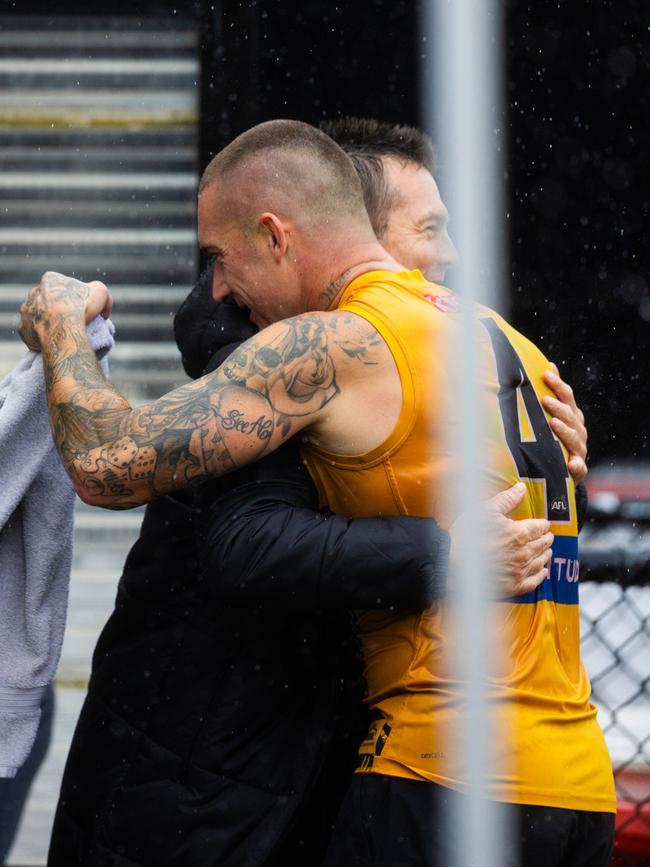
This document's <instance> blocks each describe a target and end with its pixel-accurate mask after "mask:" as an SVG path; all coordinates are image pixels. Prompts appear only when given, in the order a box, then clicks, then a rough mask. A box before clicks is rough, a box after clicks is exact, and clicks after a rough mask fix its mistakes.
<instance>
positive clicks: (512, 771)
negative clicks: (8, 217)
mask: <svg viewBox="0 0 650 867" xmlns="http://www.w3.org/2000/svg"><path fill="white" fill-rule="evenodd" d="M199 236H200V241H201V244H202V246H203V247H204V248H205V249H206V250H207V251H208V252H209V253H212V254H213V255H215V256H216V257H217V259H218V267H217V270H216V274H215V284H216V289H217V293H219V292H220V291H221V292H222V293H224V294H225V293H226V292H228V293H229V294H231V295H232V296H233V297H234V298H235V300H236V301H237V302H238V303H240V304H242V305H245V306H247V307H249V308H250V310H251V319H252V320H253V321H254V322H255V323H256V324H257V325H258V326H259V327H261V328H262V329H263V330H262V331H261V332H260V333H259V334H258V335H256V336H255V337H254V338H252V339H251V340H250V341H248V342H247V343H246V344H244V345H243V346H242V347H241V348H240V349H239V350H237V351H236V352H235V353H234V354H233V356H231V358H229V359H228V361H227V362H226V363H225V364H224V365H223V367H222V368H221V369H220V370H218V371H217V372H215V373H214V374H211V375H209V376H207V377H204V378H203V379H201V380H198V381H197V382H195V383H191V384H190V385H187V386H184V387H182V388H180V389H176V390H175V391H173V392H171V393H170V394H168V395H165V396H164V397H163V398H161V399H159V400H158V401H155V402H154V403H152V404H149V405H148V406H145V407H141V408H136V409H134V408H132V407H131V406H130V405H129V404H128V402H127V401H126V399H125V398H124V397H123V396H122V395H120V394H119V393H118V392H117V391H116V390H114V389H112V388H111V387H110V386H108V385H107V384H106V382H105V381H104V380H103V378H102V376H101V374H100V373H99V371H98V369H97V367H96V363H95V360H94V355H93V354H92V351H91V350H90V347H89V345H88V342H87V339H86V336H85V326H84V319H85V317H92V316H94V315H96V313H98V312H100V311H102V310H104V311H106V310H107V309H108V307H109V306H110V298H109V296H108V294H107V292H106V291H105V287H104V288H102V287H99V286H96V287H94V288H93V289H91V288H90V287H88V286H87V285H85V284H83V283H80V282H79V281H76V280H73V279H70V278H67V277H63V276H62V275H56V274H46V275H44V277H43V279H42V280H41V284H40V286H39V287H37V288H36V289H35V290H32V292H31V293H30V295H29V298H28V301H27V302H26V304H25V305H24V307H23V322H22V326H21V330H22V334H23V338H24V339H25V340H26V342H27V343H28V344H29V345H32V346H34V347H40V348H41V349H42V352H43V360H44V365H45V369H46V382H47V389H48V401H49V405H50V414H51V420H52V427H53V432H54V437H55V441H56V443H57V446H58V447H59V450H60V452H61V455H62V459H63V461H64V463H65V465H66V467H67V469H68V471H69V473H70V475H71V477H72V479H73V481H74V484H75V488H76V490H77V492H78V494H79V495H80V496H81V497H82V499H84V500H85V501H87V502H89V503H93V504H96V505H103V506H107V507H111V508H128V507H130V506H134V505H138V504H141V503H144V502H147V501H149V500H151V499H152V498H153V497H155V496H158V495H160V494H164V493H166V492H169V491H172V490H175V489H177V488H181V487H184V486H185V485H187V484H188V483H190V482H192V481H196V480H200V479H204V478H208V477H210V476H213V475H220V474H223V473H226V472H228V471H229V470H232V469H234V468H236V467H238V466H241V465H243V464H245V463H247V462H249V461H252V460H255V459H257V458H259V457H261V456H262V455H263V454H265V453H267V452H268V451H270V450H272V449H274V448H276V447H277V446H279V445H280V444H281V443H282V442H283V441H285V440H286V439H287V438H289V437H291V436H293V435H295V434H296V433H299V432H302V433H303V437H304V440H305V443H306V445H307V451H306V455H307V460H308V464H309V467H310V470H311V472H312V475H313V477H314V478H315V479H316V481H317V483H318V484H319V486H320V488H321V490H322V492H323V494H324V495H325V496H326V498H327V501H328V503H329V505H330V507H331V508H332V509H333V510H334V511H338V512H341V513H343V514H348V515H362V514H395V513H398V514H399V513H401V514H416V515H417V514H419V515H433V516H434V517H436V518H437V519H438V520H439V521H440V522H441V523H443V525H444V524H447V525H448V524H449V522H450V521H451V519H452V518H453V516H452V515H450V514H449V509H448V503H447V501H446V498H445V496H444V490H445V482H446V479H447V477H448V475H449V474H450V473H451V472H452V469H453V456H452V455H450V454H449V450H448V448H447V442H448V440H447V437H446V421H447V420H448V419H451V418H453V395H452V394H450V393H449V384H448V381H447V380H448V377H447V375H446V370H445V359H444V354H443V353H442V352H441V351H436V346H438V347H440V346H442V345H443V343H444V342H445V341H446V340H447V339H448V336H451V335H452V334H453V329H454V315H453V311H454V306H455V302H454V299H453V296H451V294H450V293H449V292H448V290H446V289H444V288H443V287H440V286H437V285H435V284H431V283H429V282H427V281H426V280H425V279H424V277H423V276H422V275H421V274H420V273H419V272H418V271H414V272H406V271H404V269H403V266H401V264H400V263H399V262H397V261H396V260H395V259H393V258H392V257H391V256H389V255H388V254H387V253H386V251H385V250H384V249H383V248H382V247H381V245H380V244H379V243H378V241H377V239H376V237H375V235H374V234H373V232H372V227H371V226H370V223H369V221H368V216H367V213H366V210H365V207H364V204H363V197H362V195H361V189H360V187H359V182H358V180H357V178H356V175H355V173H354V170H353V168H352V166H351V164H350V162H349V160H348V159H347V158H346V157H345V156H344V154H343V153H342V152H341V151H340V149H338V148H337V147H336V146H335V145H334V144H333V142H331V140H330V139H329V138H327V137H326V136H324V135H323V134H322V133H319V132H318V131H317V130H315V129H313V128H312V127H309V126H308V125H306V124H301V123H298V122H295V121H272V122H269V123H267V124H261V125H260V126H258V127H255V128H253V129H252V130H249V131H248V132H247V133H244V134H243V135H242V136H240V137H239V138H238V139H236V140H235V141H234V142H233V143H232V144H231V145H229V146H228V147H227V148H225V149H224V151H222V152H221V153H220V154H219V155H218V156H217V157H216V158H215V159H214V160H213V162H212V163H211V164H210V166H209V167H208V169H207V170H206V172H205V174H204V177H203V180H202V185H201V189H200V197H199ZM314 310H320V311H323V312H319V313H317V312H307V311H314ZM286 317H292V318H290V319H288V320H287V321H280V320H282V319H283V318H286ZM481 318H482V319H483V320H485V321H484V324H483V332H482V333H483V336H482V344H483V348H484V351H485V352H486V353H487V354H490V357H491V359H492V362H491V365H490V366H489V367H487V368H486V381H485V396H486V401H487V403H488V406H489V409H490V412H491V419H492V424H491V426H490V430H489V431H488V432H487V439H488V445H489V446H490V447H491V449H492V460H491V462H490V465H489V467H488V469H489V471H490V473H491V482H492V487H493V489H494V490H497V489H503V488H505V487H508V486H510V485H511V484H512V483H513V482H515V481H517V479H519V478H525V479H527V480H529V482H528V483H529V484H530V489H529V496H528V498H527V499H526V500H525V501H524V503H523V504H522V506H521V508H520V512H519V514H520V517H526V516H531V517H532V516H537V517H545V514H546V515H548V517H549V519H550V520H551V521H552V526H553V528H554V529H555V531H556V534H557V536H560V537H562V539H563V541H562V544H561V545H560V546H559V547H558V548H557V555H556V556H555V557H554V569H555V571H553V572H552V573H551V576H549V578H548V579H547V580H546V581H545V582H543V584H542V585H540V589H539V591H536V592H534V593H533V594H531V598H529V599H526V600H523V601H522V602H521V604H516V603H513V602H511V601H508V600H506V601H503V602H502V603H500V604H501V607H502V612H503V614H502V617H503V618H504V623H505V627H506V629H507V634H508V638H509V640H510V641H511V643H512V650H511V653H510V654H509V656H508V661H507V665H505V666H504V670H503V671H502V672H501V673H500V677H499V679H498V680H497V681H496V682H495V684H494V694H495V698H496V700H497V701H498V705H497V706H498V707H499V721H500V722H501V723H502V724H503V726H504V729H507V731H505V733H504V736H503V738H502V740H501V741H500V743H499V747H500V752H501V753H502V756H500V758H501V760H502V763H501V767H502V768H503V773H501V774H500V775H499V776H498V777H497V778H495V779H494V780H493V781H492V782H493V785H492V790H491V793H492V796H493V797H494V798H495V799H496V800H499V801H502V802H504V803H507V804H513V805H532V806H533V808H534V807H540V806H541V807H543V808H545V810H546V813H547V814H551V813H552V814H553V817H554V824H553V838H554V840H556V841H557V842H558V846H559V849H561V852H557V853H552V857H551V858H550V859H549V858H547V859H546V860H545V861H544V862H543V863H545V864H562V863H569V862H567V861H566V860H563V859H565V858H566V857H569V858H571V859H572V860H571V861H570V863H573V864H578V863H584V864H586V863H591V864H594V865H595V864H601V863H602V864H604V863H606V862H605V861H604V860H603V858H604V857H606V856H605V854H604V850H603V847H606V846H607V845H608V843H607V840H608V836H609V838H611V830H612V827H613V822H612V814H613V811H614V809H615V806H614V803H615V802H614V792H613V782H612V776H611V768H610V766H609V760H608V757H607V752H606V749H605V744H604V740H603V737H602V733H601V732H600V730H599V728H598V726H597V723H596V719H595V709H594V708H593V707H592V706H590V705H589V702H588V698H589V683H588V679H587V677H586V674H585V672H584V670H583V669H582V666H581V664H580V660H579V635H578V628H577V627H578V621H577V615H578V609H577V594H576V592H575V591H576V587H575V584H576V582H577V545H576V542H575V538H576V526H575V501H574V496H573V485H572V482H571V480H570V477H569V474H568V472H567V470H566V465H565V459H564V454H563V453H562V451H561V450H560V446H559V445H558V444H557V442H556V440H555V439H554V437H553V436H552V435H551V433H550V428H548V425H547V422H546V416H545V414H544V413H543V411H542V410H541V407H540V405H539V401H538V396H539V395H542V394H545V393H546V392H545V386H544V384H543V382H542V372H543V371H544V370H546V368H547V367H548V362H546V360H545V359H543V356H541V354H540V353H538V351H537V350H536V349H535V348H534V347H533V346H532V345H531V344H529V343H528V342H527V341H525V340H524V338H522V337H521V336H520V335H518V334H517V333H516V332H514V331H513V330H512V329H510V328H509V327H508V326H507V325H506V323H504V322H503V320H501V319H500V318H499V317H498V316H497V315H496V314H493V313H492V312H491V311H488V310H484V311H482V312H481ZM513 408H514V409H513ZM522 444H523V445H522ZM558 452H559V454H558ZM522 455H523V457H522ZM560 463H561V464H562V467H563V469H562V467H561V466H560ZM563 473H564V475H563ZM445 626H446V625H445V623H444V609H443V607H442V606H436V607H435V608H434V609H431V610H430V611H428V612H425V613H423V614H420V615H413V616H411V617H398V616H396V615H393V614H392V613H391V612H389V611H387V612H383V613H375V614H374V615H372V614H371V615H368V614H363V613H361V614H360V615H359V627H360V634H361V639H362V643H363V647H364V653H365V661H366V672H365V673H366V678H367V681H368V686H369V702H370V705H371V707H372V709H373V711H374V712H375V715H376V717H377V724H376V725H375V726H374V727H373V730H372V731H371V733H370V736H369V738H368V741H367V742H366V744H365V746H364V747H363V748H362V768H361V770H363V771H364V772H365V773H363V774H361V775H359V776H358V777H357V781H356V789H355V790H354V791H353V794H352V797H353V798H354V797H356V795H357V794H358V793H359V787H362V788H363V786H364V784H365V782H366V781H368V780H372V779H373V778H375V779H378V780H381V781H387V782H388V783H389V784H394V785H391V786H389V787H388V790H386V789H385V790H384V791H383V793H382V801H381V806H382V809H383V808H386V809H387V810H388V813H389V814H391V813H394V814H396V815H397V814H398V813H399V815H400V819H401V820H403V822H404V823H406V822H408V823H409V824H408V827H407V826H406V825H403V826H402V827H407V831H408V834H407V836H408V835H409V834H410V836H411V837H412V838H413V841H412V850H413V853H417V852H419V853H420V854H413V855H411V852H410V851H409V850H406V851H404V850H405V844H403V843H402V844H400V843H399V842H394V843H393V847H392V849H391V847H390V845H387V843H388V842H389V841H388V840H387V836H391V837H392V836H393V835H389V833H388V829H387V824H388V822H389V821H390V818H389V817H388V818H387V817H386V815H379V816H378V820H377V821H375V822H371V823H370V824H367V823H366V824H367V826H366V827H365V828H364V827H363V821H364V818H365V819H367V815H366V816H365V817H364V816H358V818H359V821H358V822H355V823H354V824H353V825H351V826H350V827H348V828H347V829H343V833H344V840H346V841H347V845H348V848H347V850H341V849H340V848H339V850H338V851H339V852H343V855H342V857H343V860H340V858H339V860H338V862H336V861H334V862H332V863H341V864H343V863H346V864H347V863H350V864H352V863H360V864H375V863H376V864H380V863H383V864H395V863H398V862H399V860H400V857H401V856H400V852H402V851H404V854H405V855H407V852H408V855H407V857H406V859H405V863H424V864H434V863H444V862H441V861H440V860H439V852H438V851H437V850H436V846H435V837H434V833H435V830H436V827H437V825H436V823H435V822H434V823H433V824H432V821H431V819H432V817H431V815H430V814H429V813H428V812H427V810H428V809H429V807H430V806H431V800H430V793H432V792H436V791H438V790H440V791H443V792H444V793H446V792H450V791H453V790H455V789H462V785H463V780H462V775H459V774H457V768H456V766H455V761H454V756H453V755H450V753H451V752H452V751H451V748H450V746H449V744H450V739H449V738H448V734H449V731H450V728H452V727H453V725H454V720H455V718H457V714H458V712H459V711H458V706H457V702H456V699H457V697H458V691H457V687H456V686H455V684H454V683H453V681H452V680H450V678H449V674H448V672H447V671H446V668H445V662H444V660H445V651H446V647H447V642H448V638H447V635H446V628H445ZM434 725H435V727H436V732H437V736H436V737H434ZM370 759H372V761H370ZM416 788H417V791H416ZM405 789H408V790H409V793H410V794H409V795H408V797H406V798H404V797H403V796H402V795H403V792H404V791H405ZM398 804H399V805H400V809H399V810H398V809H397V805H398ZM404 804H408V809H406V810H403V809H401V807H403V806H404ZM394 807H395V809H393V808H394ZM522 809H524V807H522ZM525 809H530V808H525ZM368 815H372V811H370V813H369V814H368ZM375 815H376V816H377V815H378V814H377V813H375ZM563 816H568V817H569V818H568V820H567V821H566V822H564V823H562V822H560V820H559V817H563ZM353 818H357V817H356V816H355V817H353ZM524 826H525V822H523V821H522V828H523V827H524ZM543 828H544V825H543V824H541V823H540V824H539V825H536V826H535V828H534V829H533V832H532V833H528V836H527V837H526V839H525V840H524V841H523V844H524V850H523V851H524V863H526V864H533V863H542V862H535V861H533V860H532V857H533V854H534V853H535V852H536V851H539V850H540V849H541V848H543V847H544V846H545V845H546V840H545V839H542V837H541V836H540V834H541V830H542V829H543ZM382 835H383V836H382ZM595 838H598V845H600V847H601V851H600V854H597V853H596V852H594V851H592V852H591V853H589V855H588V857H589V858H590V860H585V859H584V858H583V860H582V861H581V860H580V858H579V857H578V856H579V853H580V852H582V853H583V855H584V854H586V853H587V847H588V846H589V845H591V841H593V840H594V839H595ZM368 839H370V840H371V841H372V845H371V847H370V849H369V850H368V851H359V843H360V841H361V842H362V843H364V845H365V842H366V841H367V840H368ZM336 843H337V845H339V844H340V838H339V840H337V841H336ZM384 846H386V848H382V847H384ZM333 857H336V856H333ZM414 858H415V859H416V860H413V859H414ZM598 859H599V860H598ZM512 863H514V862H512Z"/></svg>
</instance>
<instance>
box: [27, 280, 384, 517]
mask: <svg viewBox="0 0 650 867" xmlns="http://www.w3.org/2000/svg"><path fill="white" fill-rule="evenodd" d="M104 288H105V287H104ZM92 300H93V299H92V294H91V292H90V289H89V287H88V286H87V285H86V284H83V283H80V282H79V281H77V280H72V279H71V278H67V277H63V276H62V275H59V274H53V273H48V274H46V275H44V277H43V279H42V281H41V284H40V286H39V287H37V288H36V289H34V290H32V292H31V293H30V295H29V298H28V301H27V302H26V304H25V305H23V308H22V311H21V312H22V322H21V334H22V336H23V339H24V340H25V342H27V343H28V345H31V346H33V347H34V346H37V345H40V347H41V349H42V352H43V363H44V368H45V372H46V386H47V398H48V404H49V411H50V421H51V425H52V430H53V434H54V440H55V442H56V445H57V448H58V450H59V452H60V454H61V457H62V460H63V463H64V465H65V467H66V469H67V471H68V473H69V474H70V476H71V478H72V480H73V483H74V486H75V490H76V491H77V493H78V495H79V496H80V497H81V498H82V499H83V500H84V501H85V502H88V503H91V504H94V505H100V506H105V507H108V508H114V509H116V508H117V509H119V508H130V507H132V506H137V505H140V504H142V503H145V502H148V501H149V500H151V499H153V498H155V497H156V496H158V495H161V494H164V493H168V492H170V491H172V490H175V489H178V488H182V487H185V486H187V485H188V484H189V483H191V482H194V481H199V480H202V479H204V478H206V477H209V476H215V475H222V474H224V473H227V472H229V471H231V470H233V469H235V468H236V467H238V466H241V465H243V464H246V463H249V462H251V461H253V460H256V459H258V458H259V457H261V456H262V455H263V454H265V453H266V452H268V451H270V450H273V449H275V448H277V447H278V446H279V445H280V443H281V442H283V441H284V440H285V439H287V438H289V437H290V436H292V435H293V434H295V433H296V432H297V431H299V430H301V429H302V428H305V427H307V426H309V425H311V424H313V423H314V422H315V421H316V420H317V419H318V418H319V416H320V413H321V412H322V410H323V408H324V407H325V406H327V405H328V404H329V403H330V401H332V400H333V399H334V398H335V397H336V396H337V395H338V394H339V385H338V384H337V365H338V366H341V363H340V362H341V360H342V367H343V368H345V367H346V363H347V364H357V365H359V364H362V365H365V364H372V363H373V361H372V352H373V351H374V349H373V348H374V347H375V345H376V340H377V335H376V333H374V332H373V333H372V334H369V335H368V340H367V341H366V342H367V346H366V345H365V344H364V340H363V339H361V340H360V341H359V345H357V343H356V342H355V341H354V340H350V339H349V335H347V334H346V335H345V336H344V335H341V329H340V319H337V315H338V314H337V313H326V314H316V313H314V314H304V315H302V316H298V317H295V318H294V319H291V320H286V321H284V322H279V323H276V324H275V325H272V326H270V327H269V328H267V329H265V330H264V331H263V332H261V333H260V334H258V335H256V336H255V337H254V338H252V339H251V340H249V341H247V342H246V343H244V344H243V345H242V346H241V347H240V348H239V349H238V350H236V352H235V353H234V354H233V355H232V356H231V357H230V358H229V359H228V361H227V362H226V363H225V364H224V365H223V366H222V367H221V368H220V369H219V370H218V371H216V372H215V373H212V374H209V375H208V376H205V377H203V378H202V379H199V380H196V381H195V382H192V383H190V384H188V385H185V386H183V387H181V388H178V389H176V390H174V391H172V392H170V393H169V394H167V395H164V396H163V397H161V398H160V399H159V400H157V401H155V402H154V403H151V404H148V405H147V406H144V407H141V408H133V407H131V406H130V405H129V403H128V401H127V400H126V399H125V398H124V397H123V396H122V395H121V394H120V393H119V392H118V391H117V390H116V389H115V388H113V387H112V386H111V385H109V384H108V383H107V382H106V381H105V379H104V377H103V375H102V373H101V370H100V369H99V366H98V364H97V362H96V359H95V356H94V353H93V352H92V349H91V348H90V345H89V343H88V340H87V338H86V332H85V324H84V307H86V306H87V305H88V304H89V303H90V302H91V301H92ZM94 303H95V307H97V306H98V304H99V302H97V301H95V302H94ZM100 309H101V307H100ZM87 315H88V317H89V314H87ZM89 318H90V317H89ZM337 327H338V331H337ZM342 338H343V339H342Z"/></svg>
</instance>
